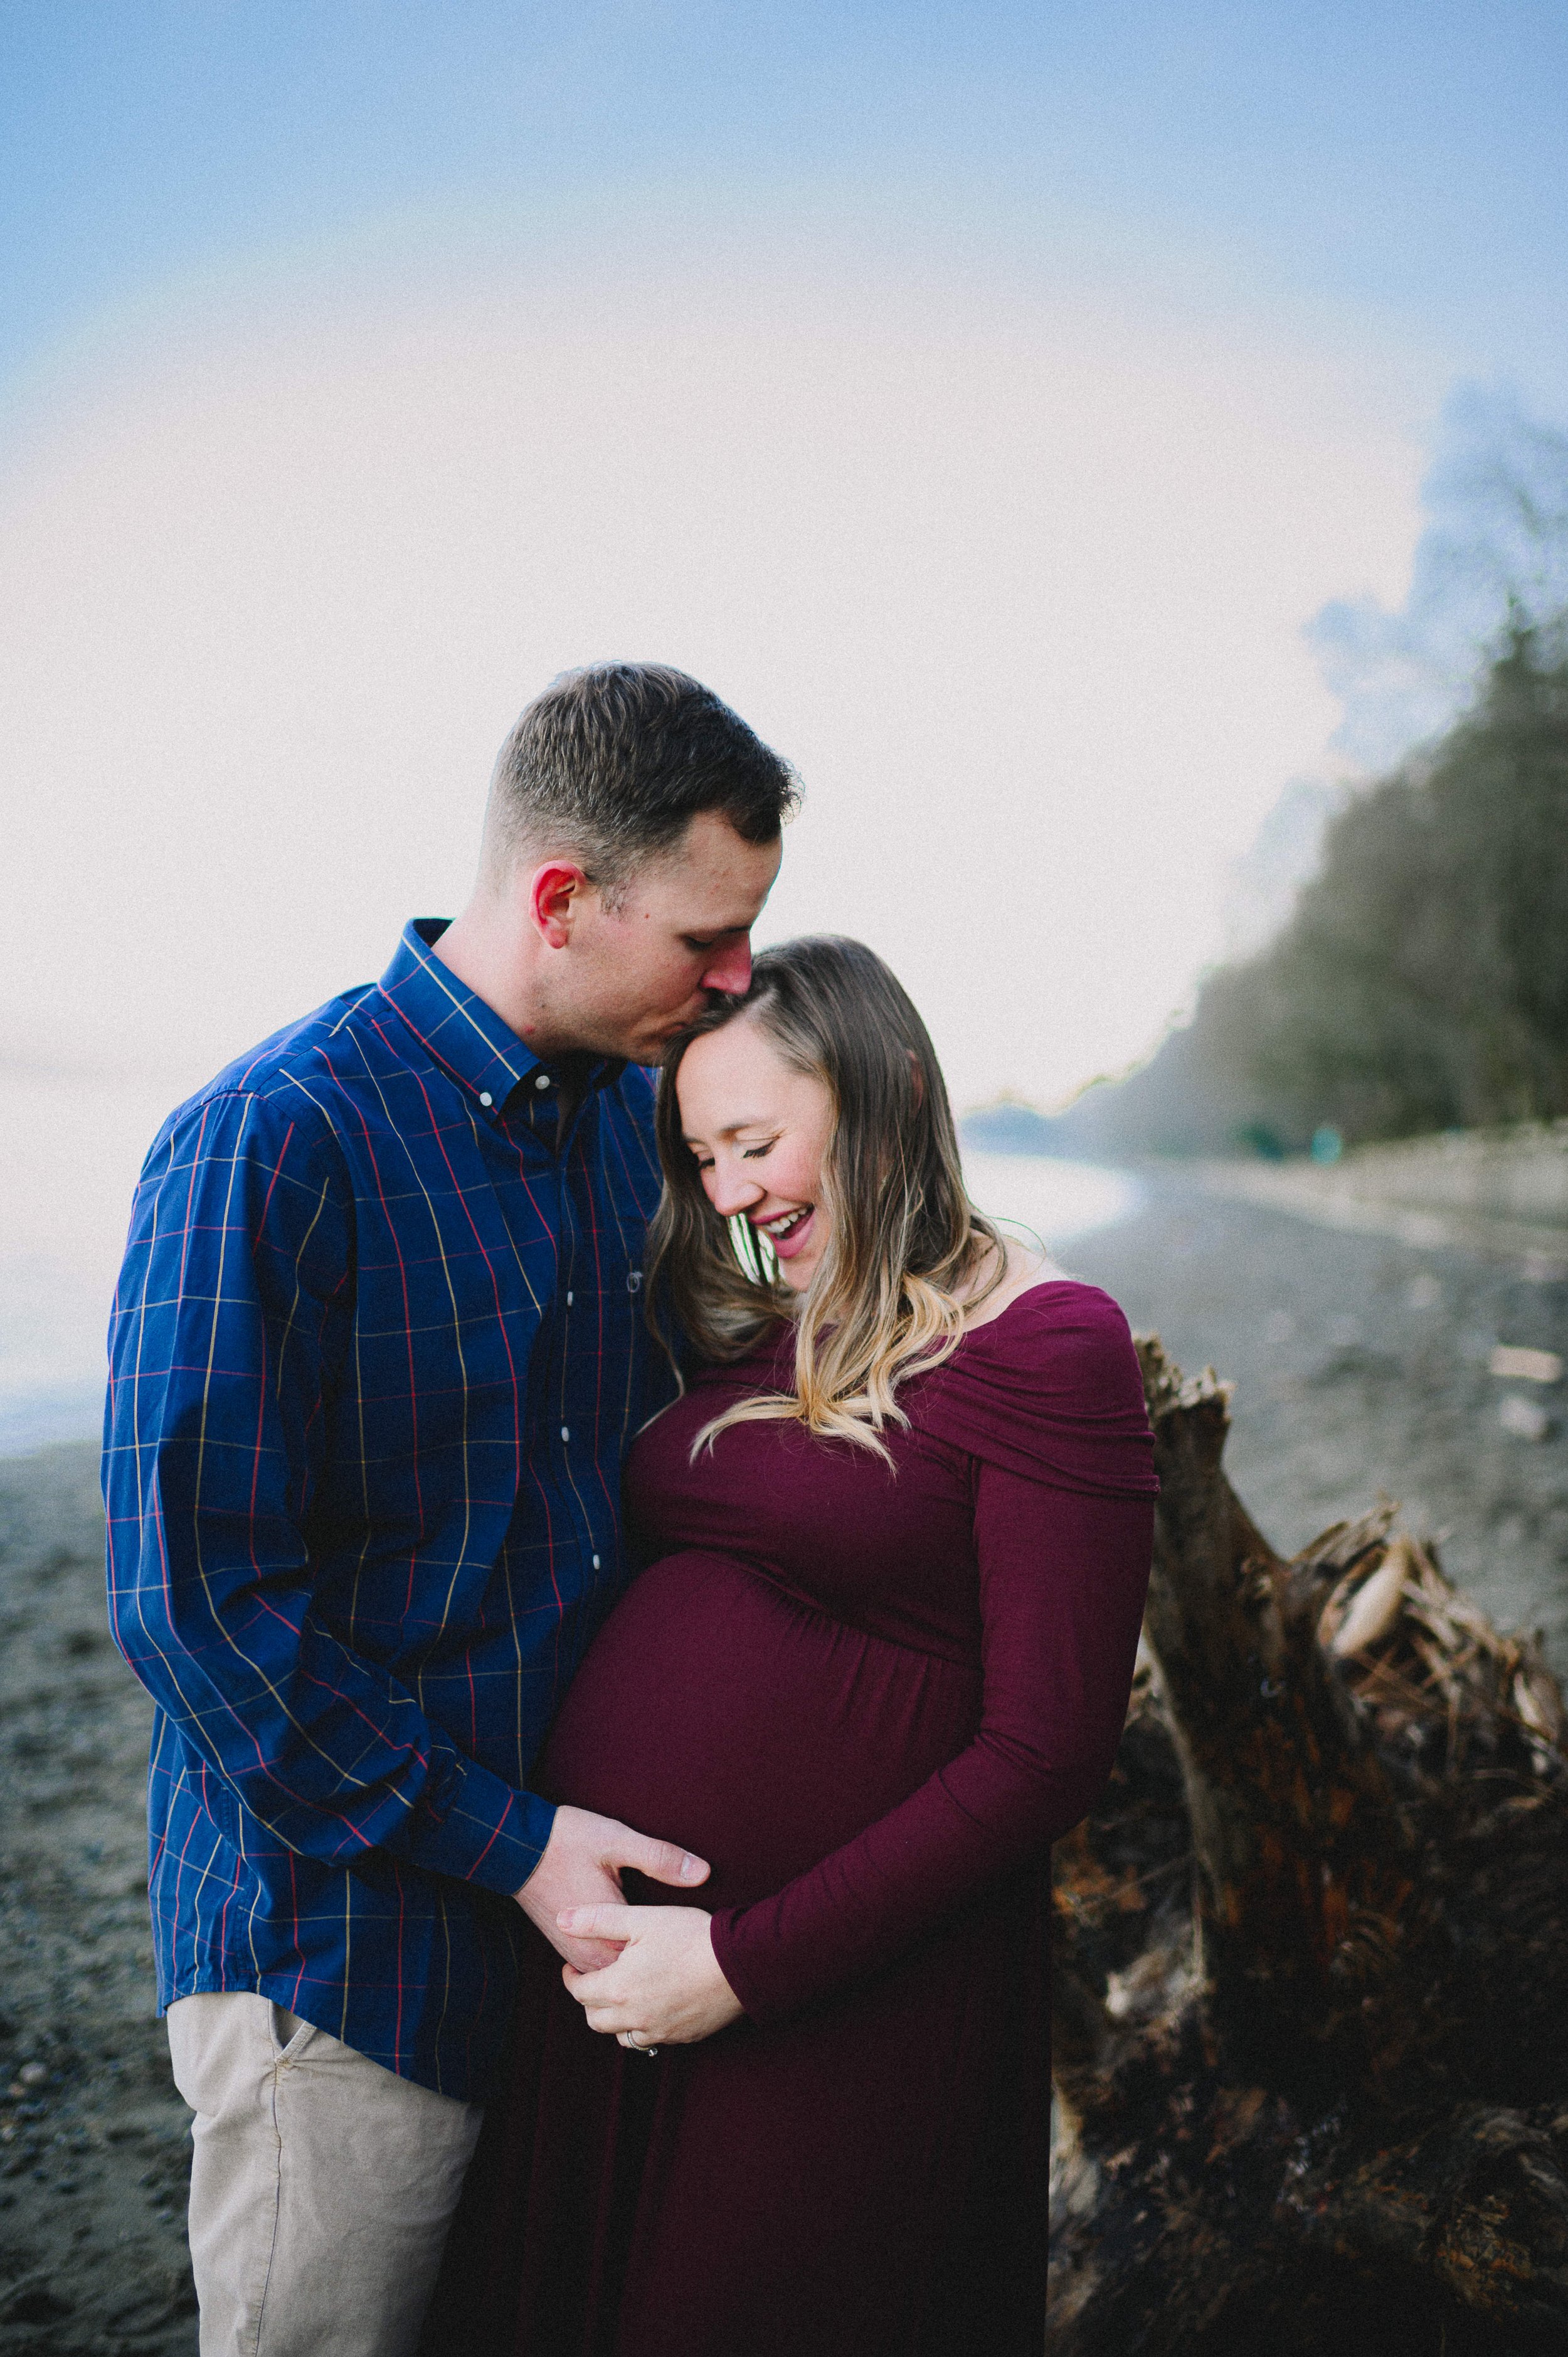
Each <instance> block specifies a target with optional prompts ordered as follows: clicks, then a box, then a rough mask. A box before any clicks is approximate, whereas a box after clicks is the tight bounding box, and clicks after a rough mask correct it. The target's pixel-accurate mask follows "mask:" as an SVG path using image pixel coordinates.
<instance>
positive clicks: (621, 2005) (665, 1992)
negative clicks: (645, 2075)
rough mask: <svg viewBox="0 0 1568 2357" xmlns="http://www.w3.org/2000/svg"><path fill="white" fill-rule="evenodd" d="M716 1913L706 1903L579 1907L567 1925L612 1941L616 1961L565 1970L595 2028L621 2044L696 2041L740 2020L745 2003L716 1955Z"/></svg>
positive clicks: (578, 1935) (580, 1934) (578, 1936)
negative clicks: (586, 1970) (704, 1906)
mask: <svg viewBox="0 0 1568 2357" xmlns="http://www.w3.org/2000/svg"><path fill="white" fill-rule="evenodd" d="M713 1920H714V1919H713V1917H712V1916H711V1915H708V1914H705V1913H704V1912H703V1910H702V1909H701V1908H700V1907H575V1908H572V1909H570V1910H568V1911H567V1912H566V1913H564V1915H563V1917H562V1920H561V1930H562V1932H564V1933H566V1934H568V1935H569V1936H570V1937H571V1938H573V1939H575V1940H584V1941H586V1940H590V1939H596V1940H598V1941H600V1942H602V1943H608V1945H609V1947H610V1950H611V1953H612V1954H613V1955H614V1956H615V1962H614V1964H607V1965H606V1966H605V1968H604V1969H603V1971H601V1972H596V1973H584V1972H574V1971H573V1969H572V1967H571V1965H570V1964H568V1965H567V1966H566V1969H565V1971H564V1973H563V1975H562V1978H563V1979H564V1982H565V1984H566V1986H567V1988H568V1989H569V1990H570V1991H571V1993H572V1995H573V1996H575V1998H576V2000H577V2003H578V2004H579V2005H580V2006H581V2007H583V2010H584V2011H585V2014H586V2015H587V2017H588V2027H589V2029H597V2030H602V2031H603V2032H604V2033H605V2034H606V2035H607V2036H611V2037H616V2038H618V2039H619V2040H620V2042H621V2044H622V2045H623V2046H643V2047H648V2046H694V2045H695V2044H696V2042H697V2040H699V2039H701V2038H711V2037H712V2036H713V2034H714V2030H715V2029H725V2028H726V2027H727V2025H728V2024H729V2023H730V2022H732V2021H738V2020H739V2019H740V2017H741V2013H742V2010H743V2008H742V2006H741V2003H740V2000H739V1998H738V1997H737V1996H736V1993H735V1991H734V1990H733V1989H732V1988H731V1986H730V1985H729V1983H728V1981H726V1980H725V1976H724V1975H723V1973H722V1972H721V1971H720V1970H719V1960H718V1958H717V1957H716V1956H715V1955H714V1942H713V1932H712V1929H711V1926H712V1923H713Z"/></svg>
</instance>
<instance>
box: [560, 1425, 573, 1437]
mask: <svg viewBox="0 0 1568 2357" xmlns="http://www.w3.org/2000/svg"><path fill="white" fill-rule="evenodd" d="M561 1437H562V1439H563V1440H570V1439H571V1437H572V1436H571V1434H570V1433H569V1432H568V1431H567V1429H566V1427H565V1426H564V1425H563V1426H562V1427H561Z"/></svg>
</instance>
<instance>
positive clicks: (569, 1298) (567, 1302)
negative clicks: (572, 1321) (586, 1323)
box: [566, 1294, 572, 1309]
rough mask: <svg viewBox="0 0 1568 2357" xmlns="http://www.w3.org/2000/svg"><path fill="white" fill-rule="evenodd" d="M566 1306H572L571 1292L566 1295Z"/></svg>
mask: <svg viewBox="0 0 1568 2357" xmlns="http://www.w3.org/2000/svg"><path fill="white" fill-rule="evenodd" d="M566 1307H567V1308H568V1309H570V1308H571V1307H572V1297H571V1295H570V1294H568V1295H567V1296H566Z"/></svg>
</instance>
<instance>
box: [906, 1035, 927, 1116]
mask: <svg viewBox="0 0 1568 2357" xmlns="http://www.w3.org/2000/svg"><path fill="white" fill-rule="evenodd" d="M904 1053H905V1054H906V1056H908V1059H909V1078H910V1079H911V1080H912V1081H913V1082H914V1083H915V1103H916V1106H917V1108H918V1107H919V1106H921V1105H923V1104H924V1103H925V1102H926V1076H925V1074H924V1072H922V1071H921V1070H920V1060H919V1058H918V1056H917V1055H916V1053H915V1050H914V1049H913V1048H906V1049H905V1050H904Z"/></svg>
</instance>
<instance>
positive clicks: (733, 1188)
mask: <svg viewBox="0 0 1568 2357" xmlns="http://www.w3.org/2000/svg"><path fill="white" fill-rule="evenodd" d="M707 1179H708V1200H709V1202H710V1203H711V1204H712V1205H713V1207H714V1211H716V1212H717V1213H718V1215H719V1217H720V1219H721V1220H733V1219H734V1217H735V1215H736V1212H737V1211H750V1210H751V1208H752V1206H753V1204H755V1203H760V1202H761V1200H762V1198H763V1196H764V1195H765V1194H766V1193H767V1191H768V1190H767V1189H766V1188H765V1187H761V1186H759V1185H758V1184H757V1180H756V1179H753V1178H751V1177H749V1176H748V1175H747V1174H746V1172H745V1171H743V1170H723V1169H720V1168H718V1167H717V1166H716V1165H715V1167H714V1168H713V1169H712V1170H710V1171H709V1172H708V1174H707Z"/></svg>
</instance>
